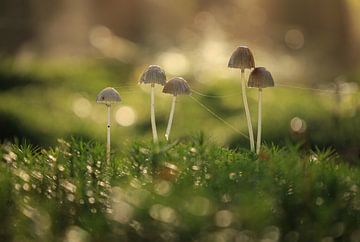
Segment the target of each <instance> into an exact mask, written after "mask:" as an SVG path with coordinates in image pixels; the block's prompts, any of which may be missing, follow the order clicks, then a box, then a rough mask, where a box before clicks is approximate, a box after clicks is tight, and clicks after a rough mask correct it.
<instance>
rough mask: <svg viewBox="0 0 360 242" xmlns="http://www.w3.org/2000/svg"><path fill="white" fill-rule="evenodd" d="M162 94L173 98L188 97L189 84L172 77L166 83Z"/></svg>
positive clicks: (182, 79) (189, 92)
mask: <svg viewBox="0 0 360 242" xmlns="http://www.w3.org/2000/svg"><path fill="white" fill-rule="evenodd" d="M163 93H169V94H172V95H174V96H177V95H190V94H191V90H190V86H189V84H188V83H187V82H186V81H185V79H184V78H182V77H174V78H172V79H171V80H169V81H167V82H166V84H165V86H164V89H163Z"/></svg>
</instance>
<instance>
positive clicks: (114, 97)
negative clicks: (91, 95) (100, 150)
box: [96, 87, 121, 163]
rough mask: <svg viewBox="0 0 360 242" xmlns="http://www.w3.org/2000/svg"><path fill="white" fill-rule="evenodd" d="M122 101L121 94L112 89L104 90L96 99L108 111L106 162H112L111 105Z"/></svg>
mask: <svg viewBox="0 0 360 242" xmlns="http://www.w3.org/2000/svg"><path fill="white" fill-rule="evenodd" d="M120 101H121V97H120V95H119V93H118V92H117V91H116V90H115V89H114V88H112V87H107V88H104V89H103V90H102V91H101V92H100V93H99V94H98V95H97V97H96V102H97V103H102V104H105V105H106V107H107V110H108V113H107V144H106V162H107V163H109V162H110V125H111V124H110V123H111V119H110V114H111V112H110V111H111V104H113V103H117V102H120Z"/></svg>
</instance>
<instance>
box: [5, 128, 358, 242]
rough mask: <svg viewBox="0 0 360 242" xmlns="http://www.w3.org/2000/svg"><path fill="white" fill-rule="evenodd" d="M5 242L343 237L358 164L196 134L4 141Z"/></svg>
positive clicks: (354, 214)
mask: <svg viewBox="0 0 360 242" xmlns="http://www.w3.org/2000/svg"><path fill="white" fill-rule="evenodd" d="M0 155H1V159H2V163H1V165H0V172H1V176H0V214H1V215H0V216H1V220H0V241H64V240H66V241H74V239H76V241H235V240H236V241H260V240H262V239H268V240H269V241H320V240H321V239H323V238H328V239H329V238H332V239H335V240H336V241H350V240H351V239H353V238H358V236H359V233H360V232H359V229H360V228H359V224H360V195H359V191H358V189H359V186H360V180H359V177H360V176H359V175H360V170H359V167H350V166H349V165H346V164H345V163H343V162H341V161H340V160H339V158H338V156H337V155H336V154H335V153H334V151H333V150H330V149H328V150H319V149H317V150H315V151H313V152H310V153H309V154H306V153H303V152H300V150H299V147H298V146H286V147H282V148H281V147H278V146H275V145H268V146H265V147H264V150H263V152H262V153H261V154H260V156H259V157H257V156H255V155H254V154H253V153H250V152H249V151H247V150H243V149H238V150H230V149H227V148H223V147H219V146H218V145H215V144H213V143H211V142H209V141H208V139H207V137H205V136H204V135H203V134H200V135H198V136H195V137H189V138H187V139H183V140H180V141H177V142H174V143H171V144H168V143H163V144H160V145H159V146H155V145H153V144H151V143H147V142H143V141H142V142H134V143H131V144H128V145H127V146H126V147H125V148H123V149H122V151H121V152H116V153H114V154H113V155H112V159H111V162H110V164H106V162H105V147H104V146H103V145H101V144H99V143H97V142H93V141H84V140H78V139H71V140H70V141H69V142H68V141H64V140H58V144H57V145H56V146H55V147H54V148H49V149H46V150H45V149H39V148H35V147H32V146H31V145H29V144H3V145H2V147H1V149H0Z"/></svg>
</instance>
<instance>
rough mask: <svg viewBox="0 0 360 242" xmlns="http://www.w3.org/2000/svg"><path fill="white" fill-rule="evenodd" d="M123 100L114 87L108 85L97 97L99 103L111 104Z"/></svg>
mask: <svg viewBox="0 0 360 242" xmlns="http://www.w3.org/2000/svg"><path fill="white" fill-rule="evenodd" d="M120 101H121V97H120V95H119V93H118V91H116V90H115V89H114V88H112V87H107V88H104V89H103V90H102V91H101V92H99V94H98V95H97V97H96V102H97V103H104V104H111V103H117V102H120Z"/></svg>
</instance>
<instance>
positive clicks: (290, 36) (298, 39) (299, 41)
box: [284, 29, 305, 50]
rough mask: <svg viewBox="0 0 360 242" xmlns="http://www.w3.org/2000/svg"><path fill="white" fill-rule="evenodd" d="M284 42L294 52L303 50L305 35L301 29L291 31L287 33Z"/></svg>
mask: <svg viewBox="0 0 360 242" xmlns="http://www.w3.org/2000/svg"><path fill="white" fill-rule="evenodd" d="M284 40H285V43H286V45H287V46H288V47H289V48H291V49H294V50H299V49H301V48H302V47H303V46H304V44H305V38H304V34H303V32H302V31H301V30H299V29H290V30H288V31H286V33H285V37H284Z"/></svg>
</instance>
